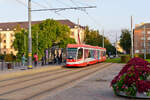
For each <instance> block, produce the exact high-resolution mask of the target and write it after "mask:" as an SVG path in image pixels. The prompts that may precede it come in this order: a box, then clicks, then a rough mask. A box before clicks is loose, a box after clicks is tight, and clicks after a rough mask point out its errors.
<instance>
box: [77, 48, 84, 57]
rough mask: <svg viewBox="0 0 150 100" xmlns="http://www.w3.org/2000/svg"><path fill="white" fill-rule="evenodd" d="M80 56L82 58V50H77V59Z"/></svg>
mask: <svg viewBox="0 0 150 100" xmlns="http://www.w3.org/2000/svg"><path fill="white" fill-rule="evenodd" d="M82 56H83V49H82V48H80V49H79V50H78V59H81V58H82Z"/></svg>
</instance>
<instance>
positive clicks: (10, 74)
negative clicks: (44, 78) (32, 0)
mask: <svg viewBox="0 0 150 100" xmlns="http://www.w3.org/2000/svg"><path fill="white" fill-rule="evenodd" d="M62 66H63V65H44V66H37V67H34V66H33V68H32V69H28V68H27V66H26V67H24V68H23V67H20V68H15V69H8V70H3V71H2V70H1V71H0V80H5V79H10V78H14V77H20V76H24V75H32V74H36V73H40V72H44V71H49V70H55V69H60V68H61V67H62Z"/></svg>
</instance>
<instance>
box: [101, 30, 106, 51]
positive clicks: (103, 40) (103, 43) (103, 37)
mask: <svg viewBox="0 0 150 100" xmlns="http://www.w3.org/2000/svg"><path fill="white" fill-rule="evenodd" d="M102 43H103V48H104V46H105V44H104V30H103V41H102Z"/></svg>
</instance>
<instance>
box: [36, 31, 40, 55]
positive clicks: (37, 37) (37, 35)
mask: <svg viewBox="0 0 150 100" xmlns="http://www.w3.org/2000/svg"><path fill="white" fill-rule="evenodd" d="M38 39H39V34H38V32H36V46H37V49H36V53H37V55H38Z"/></svg>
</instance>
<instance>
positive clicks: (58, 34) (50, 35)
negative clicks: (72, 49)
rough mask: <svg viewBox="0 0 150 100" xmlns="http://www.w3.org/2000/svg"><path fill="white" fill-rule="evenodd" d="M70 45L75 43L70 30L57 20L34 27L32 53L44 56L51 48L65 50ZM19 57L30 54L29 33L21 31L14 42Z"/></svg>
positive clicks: (17, 33) (16, 34)
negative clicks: (55, 46)
mask: <svg viewBox="0 0 150 100" xmlns="http://www.w3.org/2000/svg"><path fill="white" fill-rule="evenodd" d="M68 43H75V40H74V39H72V38H70V28H69V27H68V26H66V25H62V24H60V23H59V22H57V21H55V20H50V19H47V20H45V21H43V22H42V23H40V24H35V25H33V26H32V53H33V54H34V53H35V52H37V53H38V55H39V56H42V55H44V50H45V49H47V48H51V47H52V45H53V44H56V45H57V46H58V47H60V48H65V47H66V45H67V44H68ZM13 46H14V48H15V50H17V51H18V55H21V54H23V53H25V54H27V52H28V49H27V48H28V31H27V30H24V29H23V30H21V31H17V32H16V33H15V40H14V42H13Z"/></svg>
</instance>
